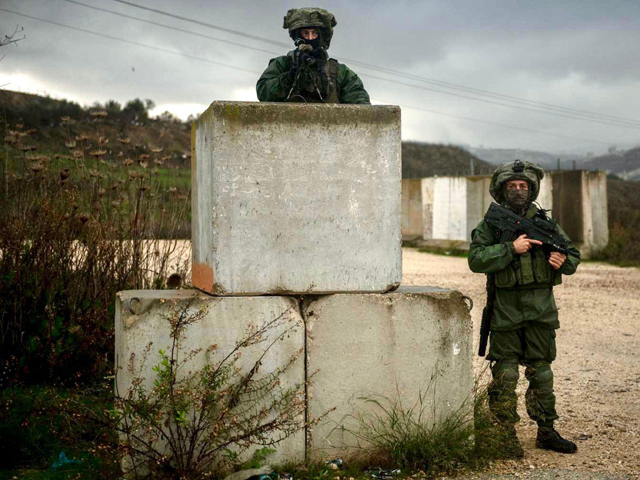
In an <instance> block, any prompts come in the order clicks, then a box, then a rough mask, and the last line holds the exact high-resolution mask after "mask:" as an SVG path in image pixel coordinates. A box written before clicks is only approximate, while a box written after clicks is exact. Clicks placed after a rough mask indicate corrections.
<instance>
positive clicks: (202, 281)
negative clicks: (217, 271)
mask: <svg viewBox="0 0 640 480" xmlns="http://www.w3.org/2000/svg"><path fill="white" fill-rule="evenodd" d="M191 276H192V280H193V286H194V287H196V288H199V289H200V290H204V291H205V292H209V293H213V283H214V281H213V279H214V277H213V268H211V267H210V266H209V265H207V264H206V263H194V264H193V267H192V270H191Z"/></svg>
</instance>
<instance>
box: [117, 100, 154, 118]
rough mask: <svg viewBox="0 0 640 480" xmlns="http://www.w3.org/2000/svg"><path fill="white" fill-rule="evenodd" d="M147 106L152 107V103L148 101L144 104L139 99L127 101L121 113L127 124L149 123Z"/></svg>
mask: <svg viewBox="0 0 640 480" xmlns="http://www.w3.org/2000/svg"><path fill="white" fill-rule="evenodd" d="M147 105H154V103H153V101H151V100H148V99H147V100H145V101H144V102H143V101H142V100H140V99H139V98H136V99H135V100H129V101H128V102H127V104H126V105H125V106H124V108H123V109H122V113H123V114H124V117H125V119H126V120H127V121H128V122H130V123H141V124H144V123H147V122H148V121H149V109H148V108H147Z"/></svg>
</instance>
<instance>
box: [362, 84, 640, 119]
mask: <svg viewBox="0 0 640 480" xmlns="http://www.w3.org/2000/svg"><path fill="white" fill-rule="evenodd" d="M362 76H366V77H369V78H373V79H374V80H382V81H383V82H391V83H397V84H398V85H405V86H407V87H413V88H417V89H420V90H426V91H429V92H436V93H441V94H443V95H450V96H453V97H458V98H464V99H466V100H474V101H476V102H483V103H488V104H491V105H500V106H503V107H509V108H517V109H518V110H525V111H528V112H534V113H544V114H546V115H553V116H555V117H562V118H569V119H571V120H582V121H585V122H591V123H598V124H601V125H610V126H613V127H622V128H629V129H632V130H640V125H638V126H631V125H625V124H621V123H617V122H612V121H608V120H593V119H590V118H581V117H577V116H573V115H570V114H564V113H559V112H551V111H549V112H543V111H541V110H536V109H534V108H529V107H524V106H520V107H518V106H515V105H509V104H507V103H503V102H498V101H495V100H486V99H484V98H476V97H470V96H468V95H462V94H460V93H453V92H447V91H444V90H438V89H436V88H431V87H424V86H422V85H413V84H411V83H406V82H401V81H399V80H391V79H388V78H382V77H377V76H375V75H370V74H363V75H362Z"/></svg>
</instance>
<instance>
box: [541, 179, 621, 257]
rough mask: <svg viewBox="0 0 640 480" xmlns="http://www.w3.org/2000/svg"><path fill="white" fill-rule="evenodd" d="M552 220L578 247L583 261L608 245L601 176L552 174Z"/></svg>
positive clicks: (605, 186)
mask: <svg viewBox="0 0 640 480" xmlns="http://www.w3.org/2000/svg"><path fill="white" fill-rule="evenodd" d="M551 213H552V216H553V217H554V218H555V219H556V220H557V221H558V223H559V224H560V225H561V226H562V228H563V229H564V230H565V231H566V232H567V234H568V235H569V237H571V240H573V242H574V243H575V244H577V245H578V246H579V247H580V251H581V253H582V256H583V258H589V256H590V255H591V254H592V253H593V252H595V251H597V250H599V249H601V248H603V247H605V246H606V245H607V243H608V242H609V224H608V214H607V176H606V173H605V172H589V171H585V170H567V171H560V172H554V173H553V211H552V212H551Z"/></svg>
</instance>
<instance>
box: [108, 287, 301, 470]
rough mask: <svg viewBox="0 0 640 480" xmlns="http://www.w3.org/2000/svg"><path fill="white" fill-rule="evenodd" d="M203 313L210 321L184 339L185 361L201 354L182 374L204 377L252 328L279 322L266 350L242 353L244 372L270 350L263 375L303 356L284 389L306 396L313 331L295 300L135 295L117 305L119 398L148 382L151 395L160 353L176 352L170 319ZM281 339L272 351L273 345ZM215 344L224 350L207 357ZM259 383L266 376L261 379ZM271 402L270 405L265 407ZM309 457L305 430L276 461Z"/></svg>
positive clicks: (189, 293)
mask: <svg viewBox="0 0 640 480" xmlns="http://www.w3.org/2000/svg"><path fill="white" fill-rule="evenodd" d="M200 312H201V313H203V314H204V316H203V318H202V319H200V320H199V321H197V322H195V323H193V324H191V325H189V326H188V327H186V328H185V330H184V337H183V338H182V340H181V345H180V358H184V357H185V356H187V355H189V354H190V352H194V351H196V350H197V351H199V353H198V354H197V355H195V356H194V357H193V358H192V359H191V360H190V361H189V364H188V365H187V366H185V368H183V369H182V373H183V374H188V373H189V372H196V371H198V370H201V369H202V368H203V367H204V366H205V365H207V364H210V363H215V362H216V361H220V360H221V359H223V358H225V356H227V355H228V354H229V352H230V351H232V350H233V349H234V348H235V347H236V345H237V343H238V342H239V341H241V340H242V339H244V338H246V336H247V335H248V334H249V332H250V331H252V329H255V328H256V327H259V326H261V325H264V324H265V323H266V322H271V321H274V320H275V323H274V325H273V328H270V329H269V330H268V332H267V334H266V335H265V336H264V338H263V341H262V342H261V343H259V344H256V345H251V346H248V347H243V348H242V356H241V357H240V359H239V360H238V362H237V363H236V365H237V366H238V367H240V368H241V369H242V371H243V372H245V373H246V372H248V371H249V370H250V369H251V368H252V367H253V366H254V364H255V363H256V361H257V360H258V359H259V358H260V356H261V355H262V354H263V353H264V352H265V351H266V354H265V355H264V358H262V360H261V366H260V370H261V371H262V372H265V373H269V372H275V371H276V369H278V368H282V367H283V366H285V365H287V363H288V362H289V361H290V359H291V358H292V357H293V356H296V355H299V356H300V357H301V358H300V359H299V360H298V361H296V362H294V363H293V364H292V366H291V368H290V369H289V370H288V371H286V372H285V373H284V374H283V375H282V376H281V378H280V381H281V387H282V388H283V389H296V388H297V389H304V383H305V365H304V358H302V351H303V349H304V344H305V328H304V323H303V321H302V317H301V315H300V309H299V307H298V302H297V300H296V299H295V298H292V297H276V296H261V297H217V298H214V297H211V296H207V295H204V294H202V293H201V292H198V291H196V290H177V291H175V290H174V291H164V290H130V291H126V292H121V293H119V294H118V297H117V300H116V320H115V347H116V348H115V351H116V355H115V366H116V393H117V394H118V395H120V396H126V393H127V391H128V390H129V388H130V387H131V384H132V380H133V379H134V378H140V379H143V385H144V387H145V390H146V391H147V392H151V391H152V389H153V386H154V381H155V380H156V378H157V375H156V373H155V372H154V371H153V367H154V366H156V365H158V364H159V363H160V355H159V353H158V352H159V351H160V350H164V351H165V352H166V353H167V354H168V353H169V352H170V351H171V344H172V338H171V325H170V322H169V318H172V317H173V318H176V313H178V314H182V313H183V314H185V315H191V314H196V313H200ZM283 334H284V335H283ZM280 337H282V338H281V339H280V340H278V341H277V342H276V343H275V344H274V345H273V346H272V347H271V348H269V349H268V350H267V346H268V345H270V344H271V343H272V342H273V341H274V340H277V339H278V338H280ZM213 345H217V348H216V349H215V350H214V352H213V353H212V354H211V355H210V356H207V355H206V354H205V352H206V350H207V349H208V348H209V347H211V346H213ZM259 376H260V372H258V374H257V375H256V378H259ZM268 401H269V399H265V404H266V402H268ZM302 421H303V419H302V418H301V419H300V422H301V423H302ZM250 453H252V452H250ZM304 457H305V440H304V432H302V431H301V432H300V433H298V434H295V435H293V436H291V437H289V438H287V439H285V440H283V441H282V442H281V443H280V444H279V445H278V450H277V452H276V454H275V456H274V457H273V458H272V460H273V461H275V462H285V461H303V460H304Z"/></svg>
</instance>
